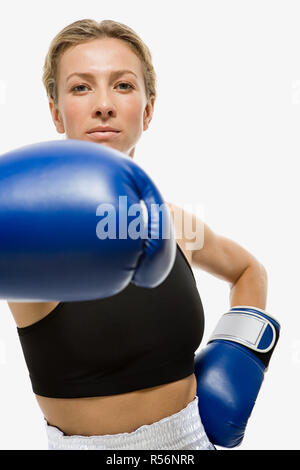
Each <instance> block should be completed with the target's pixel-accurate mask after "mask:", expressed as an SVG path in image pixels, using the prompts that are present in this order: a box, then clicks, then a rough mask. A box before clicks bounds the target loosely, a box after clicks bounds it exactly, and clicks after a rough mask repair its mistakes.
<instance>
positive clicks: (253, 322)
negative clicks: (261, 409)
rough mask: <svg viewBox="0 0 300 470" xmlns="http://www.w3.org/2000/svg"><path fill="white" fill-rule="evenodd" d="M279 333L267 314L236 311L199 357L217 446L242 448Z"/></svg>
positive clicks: (202, 403)
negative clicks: (241, 444)
mask: <svg viewBox="0 0 300 470" xmlns="http://www.w3.org/2000/svg"><path fill="white" fill-rule="evenodd" d="M279 331H280V325H279V323H278V322H277V321H276V320H275V319H274V318H272V317H271V316H270V315H269V314H267V313H266V312H265V311H264V310H261V309H259V308H253V307H249V306H238V307H232V308H231V309H230V311H229V312H227V313H225V314H224V315H223V316H222V317H221V319H220V320H219V323H218V324H217V326H216V328H215V330H214V331H213V334H212V336H211V337H210V339H209V341H208V344H207V345H206V346H205V348H203V349H202V351H201V352H200V353H199V354H197V355H196V358H195V375H196V379H197V395H198V398H199V400H198V403H199V413H200V417H201V420H202V423H203V426H204V429H205V431H206V433H207V435H208V438H209V439H210V441H211V442H212V443H213V444H215V445H219V446H221V447H228V448H231V447H236V446H237V445H239V444H240V443H241V442H242V440H243V438H244V433H245V429H246V425H247V421H248V419H249V417H250V415H251V412H252V409H253V407H254V404H255V401H256V398H257V395H258V392H259V390H260V387H261V384H262V381H263V379H264V373H265V371H266V370H267V367H268V364H269V361H270V358H271V355H272V353H273V351H274V348H275V346H276V344H277V341H278V339H279Z"/></svg>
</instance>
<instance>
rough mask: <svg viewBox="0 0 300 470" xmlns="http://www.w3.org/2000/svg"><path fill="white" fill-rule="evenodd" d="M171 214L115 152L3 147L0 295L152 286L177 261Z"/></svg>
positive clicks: (45, 295)
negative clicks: (138, 227) (10, 148)
mask: <svg viewBox="0 0 300 470" xmlns="http://www.w3.org/2000/svg"><path fill="white" fill-rule="evenodd" d="M121 198H122V199H121ZM143 204H144V205H143ZM145 208H146V215H147V217H146V216H144V217H143V215H144V213H145ZM137 213H138V214H139V216H137ZM161 219H162V220H163V224H164V225H163V224H162V223H161ZM170 221H171V218H170V213H169V210H168V206H167V205H166V204H165V203H164V201H163V199H162V196H161V194H160V192H159V191H158V189H157V188H156V186H155V185H154V183H153V182H152V180H151V179H150V178H149V176H148V175H147V174H146V173H145V172H144V171H143V170H142V169H141V168H140V167H139V166H138V165H137V164H136V163H134V162H133V161H132V159H131V158H130V157H128V156H127V155H125V154H123V153H121V152H119V151H117V150H114V149H111V148H107V147H106V146H104V145H100V144H96V143H92V142H85V141H81V140H65V141H52V142H42V143H38V144H33V145H28V146H25V147H23V148H21V149H17V150H13V151H10V152H8V153H6V154H4V155H2V156H1V157H0V227H1V230H0V298H2V299H9V300H12V301H20V300H21V301H77V300H92V299H97V298H104V297H109V296H112V295H114V294H117V293H118V292H120V291H121V290H122V289H124V288H125V287H126V286H127V285H128V284H129V283H130V282H132V283H134V284H135V285H137V286H140V287H149V288H152V287H156V286H157V285H159V284H160V283H161V282H163V281H164V279H165V278H166V277H167V276H168V274H169V272H170V271H171V269H172V266H173V263H174V260H175V255H176V242H175V238H174V236H173V228H172V224H171V223H170ZM137 222H138V223H137ZM137 225H140V228H141V230H139V231H138V230H137ZM163 227H167V232H164V233H163V230H162V229H163Z"/></svg>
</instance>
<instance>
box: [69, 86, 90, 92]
mask: <svg viewBox="0 0 300 470" xmlns="http://www.w3.org/2000/svg"><path fill="white" fill-rule="evenodd" d="M80 87H84V88H87V86H86V85H76V86H74V87H73V88H72V89H71V91H78V90H76V88H80ZM79 91H80V90H79ZM81 91H82V90H81Z"/></svg>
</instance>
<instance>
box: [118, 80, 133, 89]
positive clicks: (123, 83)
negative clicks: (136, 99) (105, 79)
mask: <svg viewBox="0 0 300 470" xmlns="http://www.w3.org/2000/svg"><path fill="white" fill-rule="evenodd" d="M120 85H125V86H128V87H130V88H132V89H133V86H132V85H130V84H129V83H126V82H122V83H119V84H118V85H117V87H118V86H120ZM123 90H128V88H123Z"/></svg>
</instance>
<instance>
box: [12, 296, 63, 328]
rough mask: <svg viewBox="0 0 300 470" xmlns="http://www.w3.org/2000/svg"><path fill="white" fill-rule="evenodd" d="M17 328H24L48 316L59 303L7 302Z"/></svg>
mask: <svg viewBox="0 0 300 470" xmlns="http://www.w3.org/2000/svg"><path fill="white" fill-rule="evenodd" d="M7 303H8V307H9V309H10V311H11V313H12V315H13V317H14V319H15V322H16V324H17V326H18V327H21V328H23V327H25V326H28V325H31V324H32V323H35V322H37V321H39V320H41V319H42V318H43V317H45V316H46V315H48V314H49V313H50V312H51V311H52V310H53V309H54V308H55V307H56V306H57V305H58V304H59V302H7Z"/></svg>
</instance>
